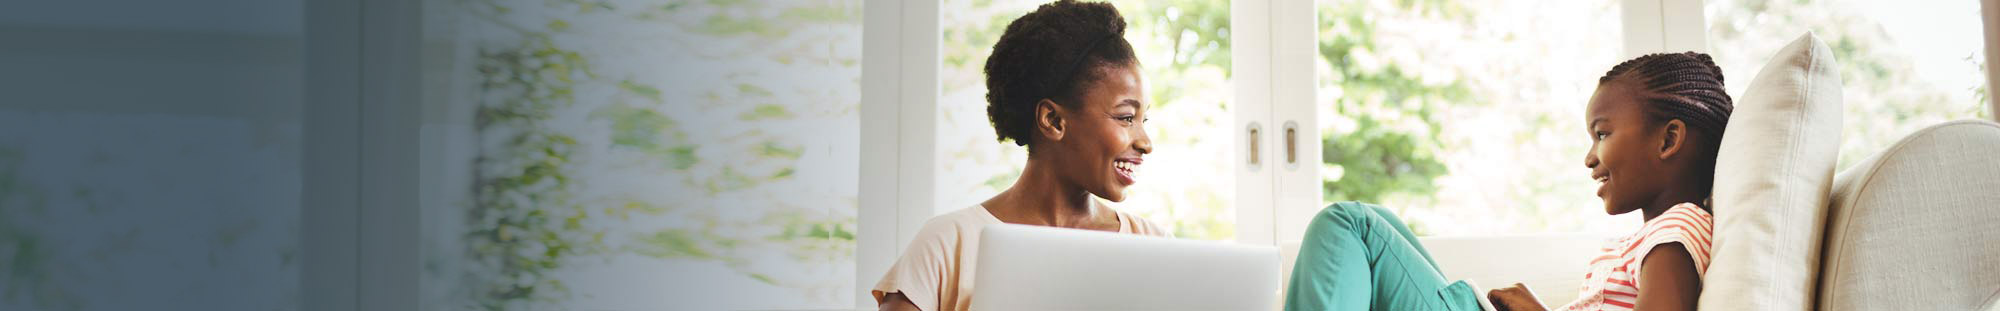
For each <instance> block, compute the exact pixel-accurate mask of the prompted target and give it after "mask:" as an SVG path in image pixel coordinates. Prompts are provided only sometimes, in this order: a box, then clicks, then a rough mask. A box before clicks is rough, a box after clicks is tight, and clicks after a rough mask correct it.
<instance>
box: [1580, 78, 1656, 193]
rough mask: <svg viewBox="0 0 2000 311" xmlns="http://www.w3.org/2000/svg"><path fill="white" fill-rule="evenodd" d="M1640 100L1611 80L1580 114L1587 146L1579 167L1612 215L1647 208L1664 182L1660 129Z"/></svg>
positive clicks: (1631, 90)
mask: <svg viewBox="0 0 2000 311" xmlns="http://www.w3.org/2000/svg"><path fill="white" fill-rule="evenodd" d="M1643 100H1644V99H1643V98H1642V97H1640V96H1639V94H1638V89H1637V88H1634V87H1633V86H1632V85H1630V83H1629V82H1626V81H1624V80H1620V79H1614V80H1611V81H1608V82H1606V83H1603V84H1601V85H1599V86H1598V87H1597V92H1596V93H1595V94H1592V95H1591V96H1590V105H1589V107H1588V108H1586V110H1585V112H1584V124H1585V126H1586V127H1587V129H1588V130H1589V133H1590V141H1591V146H1590V152H1588V153H1585V154H1584V157H1583V166H1585V167H1589V168H1590V177H1591V179H1595V180H1597V182H1598V184H1599V185H1598V188H1597V197H1599V198H1602V199H1604V211H1605V212H1606V213H1610V214H1612V215H1618V214H1624V213H1627V212H1631V211H1633V210H1638V209H1640V208H1643V207H1645V206H1647V205H1648V204H1652V203H1653V201H1655V200H1656V199H1657V198H1658V197H1659V196H1660V193H1661V189H1663V186H1664V185H1665V184H1666V182H1668V180H1667V179H1668V178H1669V176H1668V175H1667V174H1666V169H1667V168H1666V166H1667V165H1666V164H1667V163H1666V162H1665V160H1666V157H1665V155H1666V154H1665V153H1663V149H1664V148H1662V147H1664V146H1666V144H1665V141H1666V140H1665V137H1664V136H1665V130H1664V129H1665V127H1664V126H1663V125H1662V124H1660V123H1661V122H1659V121H1655V120H1653V119H1652V118H1651V117H1649V116H1648V115H1647V112H1646V111H1644V109H1645V107H1641V106H1640V105H1641V103H1643Z"/></svg>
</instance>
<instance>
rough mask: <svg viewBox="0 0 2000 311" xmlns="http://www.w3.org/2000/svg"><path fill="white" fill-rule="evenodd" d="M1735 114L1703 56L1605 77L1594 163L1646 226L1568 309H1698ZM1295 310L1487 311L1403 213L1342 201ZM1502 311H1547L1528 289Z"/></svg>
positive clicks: (1660, 58) (1590, 161)
mask: <svg viewBox="0 0 2000 311" xmlns="http://www.w3.org/2000/svg"><path fill="white" fill-rule="evenodd" d="M1732 110H1734V106H1733V105H1732V104H1731V103H1730V99H1729V95H1728V94H1726V93H1724V92H1723V86H1722V69H1721V68H1718V67H1716V66H1715V62H1714V61H1713V60H1711V59H1709V57H1708V55H1706V54H1700V53H1693V52H1688V53H1676V54H1652V55H1646V56H1641V57H1639V58H1636V59H1632V60H1629V61H1626V62H1624V63H1621V64H1618V65H1617V66H1614V67H1612V68H1611V71H1610V72H1607V73H1605V75H1604V77H1603V78H1599V79H1598V87H1597V92H1596V93H1595V94H1593V95H1592V96H1591V98H1590V103H1589V106H1588V107H1586V108H1585V112H1584V121H1585V122H1584V124H1583V125H1584V127H1585V129H1587V130H1588V133H1589V134H1590V141H1591V144H1592V146H1591V149H1590V152H1589V153H1586V154H1585V155H1584V160H1583V165H1584V166H1585V167H1588V168H1590V169H1591V174H1590V177H1591V179H1593V180H1596V181H1598V183H1599V184H1600V186H1599V188H1598V190H1597V196H1598V197H1600V198H1602V199H1603V201H1604V208H1605V212H1606V213H1609V214H1612V215H1617V214H1624V213H1630V212H1634V211H1638V212H1640V213H1642V214H1643V216H1644V219H1645V223H1644V224H1643V225H1642V226H1641V228H1640V229H1639V230H1638V231H1636V232H1634V233H1633V234H1631V235H1629V236H1626V237H1624V238H1620V239H1617V240H1613V241H1612V243H1610V244H1608V245H1607V247H1605V248H1604V249H1603V253H1602V254H1601V255H1600V256H1598V257H1596V258H1594V259H1593V260H1591V262H1590V268H1589V270H1588V271H1590V272H1589V273H1588V274H1585V275H1584V279H1585V280H1584V283H1583V287H1582V289H1581V291H1580V292H1579V293H1578V298H1577V300H1576V301H1574V302H1571V303H1570V304H1568V305H1565V306H1563V307H1560V308H1558V309H1559V310H1694V307H1695V299H1696V297H1698V296H1700V294H1701V279H1702V278H1701V275H1702V271H1704V270H1705V269H1706V268H1707V267H1708V259H1709V245H1710V243H1709V240H1710V239H1709V236H1710V234H1711V232H1712V228H1713V225H1712V223H1713V217H1712V216H1711V215H1710V214H1709V209H1710V207H1709V206H1708V205H1707V204H1705V203H1704V202H1706V201H1707V199H1708V198H1709V192H1710V187H1711V186H1712V185H1713V184H1714V183H1713V182H1714V177H1715V156H1716V152H1717V148H1718V147H1717V146H1718V145H1719V144H1720V143H1721V141H1722V133H1723V129H1724V125H1726V124H1727V123H1728V122H1729V113H1730V111H1732ZM1296 267H1297V268H1295V269H1293V273H1292V284H1291V285H1290V286H1291V287H1290V288H1291V290H1289V291H1287V294H1286V297H1285V309H1286V310H1368V309H1373V310H1478V309H1482V308H1483V307H1486V306H1481V302H1484V301H1483V300H1480V299H1479V296H1478V294H1477V293H1478V291H1477V290H1475V289H1473V288H1472V286H1471V285H1469V284H1467V283H1465V282H1464V281H1459V282H1453V283H1446V282H1447V280H1446V279H1445V278H1444V275H1443V273H1442V272H1440V270H1438V267H1437V263H1436V262H1435V261H1432V260H1431V258H1430V254H1428V253H1427V252H1426V251H1424V248H1423V245H1420V244H1418V243H1417V239H1416V237H1415V236H1414V235H1412V234H1411V233H1410V230H1409V229H1408V228H1407V227H1405V226H1404V225H1403V223H1402V222H1401V221H1400V220H1397V219H1396V216H1395V215H1394V214H1391V213H1390V212H1389V211H1388V210H1386V209H1383V208H1381V207H1377V206H1373V205H1368V204H1361V203H1354V202H1342V203H1336V204H1334V205H1331V206H1327V207H1326V209H1324V210H1322V211H1321V212H1320V213H1319V215H1318V217H1315V218H1314V219H1313V221H1312V224H1311V225H1309V226H1308V228H1307V229H1306V237H1305V241H1304V242H1303V243H1302V244H1301V245H1300V248H1299V256H1298V262H1297V265H1296ZM1488 297H1489V298H1490V299H1491V302H1492V304H1494V305H1497V306H1498V307H1499V308H1498V309H1501V310H1540V309H1542V304H1541V303H1540V302H1538V301H1535V298H1534V296H1533V295H1531V294H1529V293H1528V291H1527V290H1526V288H1525V287H1521V286H1520V285H1518V284H1517V285H1516V286H1514V287H1510V288H1505V289H1500V290H1495V291H1492V292H1489V293H1488Z"/></svg>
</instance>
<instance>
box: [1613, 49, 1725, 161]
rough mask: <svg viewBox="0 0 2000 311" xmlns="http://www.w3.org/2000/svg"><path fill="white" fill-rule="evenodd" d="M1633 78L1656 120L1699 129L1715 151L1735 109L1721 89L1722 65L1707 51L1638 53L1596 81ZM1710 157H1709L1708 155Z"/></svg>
mask: <svg viewBox="0 0 2000 311" xmlns="http://www.w3.org/2000/svg"><path fill="white" fill-rule="evenodd" d="M1620 79H1632V80H1629V81H1630V82H1635V83H1637V84H1635V85H1637V86H1640V87H1641V90H1642V91H1641V92H1640V94H1639V96H1640V98H1644V99H1645V101H1646V103H1647V105H1645V106H1646V107H1647V108H1648V109H1647V110H1648V111H1650V112H1652V113H1653V115H1654V116H1655V117H1657V118H1658V119H1659V120H1670V119H1680V120H1681V122H1686V123H1687V124H1688V127H1692V128H1697V129H1701V132H1702V133H1704V136H1707V137H1703V138H1704V139H1701V141H1702V142H1703V143H1704V144H1706V145H1705V146H1706V147H1710V148H1709V150H1710V151H1714V147H1715V146H1716V145H1717V144H1720V143H1721V142H1722V133H1723V130H1724V127H1726V126H1727V125H1728V124H1729V112H1730V111H1732V110H1735V109H1736V106H1735V105H1734V104H1732V103H1731V102H1730V99H1729V93H1726V92H1724V91H1723V86H1722V67H1717V66H1715V60H1714V59H1712V58H1709V56H1708V54H1702V53H1695V52H1681V53H1670V54H1669V53H1661V54H1649V55H1646V56H1640V57H1639V58H1634V59H1632V60H1628V61H1625V62H1624V63H1619V64H1618V66H1612V67H1611V71H1609V72H1605V73H1604V77H1603V78H1598V79H1597V83H1598V85H1603V84H1605V83H1609V82H1611V81H1614V80H1620ZM1711 158H1712V157H1711Z"/></svg>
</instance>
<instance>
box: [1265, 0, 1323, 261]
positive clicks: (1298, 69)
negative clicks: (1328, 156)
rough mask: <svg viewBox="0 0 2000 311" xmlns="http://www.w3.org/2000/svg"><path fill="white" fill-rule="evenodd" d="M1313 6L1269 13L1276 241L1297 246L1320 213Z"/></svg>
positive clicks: (1285, 6)
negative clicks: (1308, 224) (1309, 224)
mask: <svg viewBox="0 0 2000 311" xmlns="http://www.w3.org/2000/svg"><path fill="white" fill-rule="evenodd" d="M1315 5H1316V3H1314V2H1313V1H1276V2H1274V3H1273V4H1272V7H1271V19H1270V20H1271V36H1272V40H1271V53H1270V54H1269V55H1271V129H1272V130H1271V137H1272V138H1273V139H1275V140H1274V141H1276V142H1277V143H1275V144H1273V146H1274V147H1276V148H1275V149H1272V151H1275V152H1274V153H1272V163H1273V164H1275V165H1273V166H1271V168H1273V170H1272V172H1273V173H1275V177H1276V178H1277V185H1276V187H1273V188H1272V189H1274V190H1276V192H1277V194H1276V197H1275V202H1273V203H1274V206H1275V210H1276V215H1275V216H1276V218H1274V222H1275V224H1276V228H1277V230H1276V233H1277V235H1278V241H1280V242H1281V243H1282V242H1286V241H1296V240H1298V239H1300V238H1301V237H1302V236H1303V235H1305V228H1306V224H1307V223H1309V222H1310V221H1311V220H1312V215H1313V213H1315V212H1318V211H1319V209H1320V203H1321V201H1322V200H1323V199H1322V198H1321V197H1322V193H1323V190H1322V189H1324V186H1323V185H1322V184H1321V183H1322V182H1321V179H1320V144H1319V138H1320V133H1319V109H1318V106H1317V105H1315V101H1317V100H1318V96H1317V86H1318V83H1317V81H1318V80H1317V78H1318V77H1317V75H1316V73H1314V70H1313V68H1314V60H1315V56H1316V55H1318V51H1319V41H1318V36H1317V35H1316V34H1317V33H1318V29H1317V27H1318V25H1317V23H1316V19H1315V18H1316V17H1317V14H1315V12H1317V8H1316V7H1315Z"/></svg>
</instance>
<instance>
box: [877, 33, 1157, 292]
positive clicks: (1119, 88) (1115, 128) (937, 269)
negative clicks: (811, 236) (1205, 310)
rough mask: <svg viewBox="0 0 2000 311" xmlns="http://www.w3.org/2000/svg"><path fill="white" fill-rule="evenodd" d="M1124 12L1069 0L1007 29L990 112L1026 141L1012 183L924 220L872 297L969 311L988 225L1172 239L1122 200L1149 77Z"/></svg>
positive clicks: (1138, 143)
mask: <svg viewBox="0 0 2000 311" xmlns="http://www.w3.org/2000/svg"><path fill="white" fill-rule="evenodd" d="M1124 32H1125V19H1124V17H1123V16H1120V15H1119V14H1118V10H1117V9H1116V8H1114V7H1112V6H1111V5H1110V4H1105V3H1084V2H1076V1H1071V0H1063V1H1058V2H1055V3H1049V4H1044V5H1042V6H1041V7H1040V8H1037V9H1035V11H1034V12H1031V13H1028V14H1027V15H1024V16H1021V17H1020V18H1019V19H1015V20H1014V22H1012V23H1009V24H1008V25H1007V31H1006V33H1004V34H1002V35H1001V36H1000V41H999V42H998V43H995V44H994V45H993V54H992V56H990V57H988V58H987V59H986V89H987V94H986V102H987V103H986V114H987V117H988V118H989V119H991V120H992V122H993V130H994V131H995V132H997V133H998V134H999V136H1000V141H1002V142H1005V141H1008V140H1012V141H1014V143H1015V144H1017V145H1021V146H1026V147H1027V148H1028V163H1027V165H1026V166H1025V167H1023V168H1022V169H1021V177H1020V179H1017V180H1015V181H1014V185H1013V186H1011V187H1008V188H1007V190H1006V191H1003V192H1001V193H1000V194H998V195H994V196H993V198H990V199H987V200H986V201H985V202H982V203H980V204H979V205H978V206H972V207H968V208H965V209H961V210H958V211H955V212H951V213H947V214H944V215H938V216H937V217H933V218H931V219H930V220H929V221H927V222H925V223H924V227H923V229H921V230H918V231H917V235H916V238H915V239H914V240H912V241H910V246H909V248H907V249H905V250H904V251H903V255H902V257H900V258H898V259H897V260H896V263H895V265H893V266H891V267H890V268H889V272H888V273H887V274H886V275H884V276H883V277H882V281H881V282H879V283H877V284H876V285H875V288H874V289H873V290H872V291H871V293H872V294H873V295H874V296H875V301H876V303H877V304H878V307H879V308H880V309H881V310H925V311H939V310H965V308H966V307H967V306H969V305H970V304H971V299H973V288H972V284H973V278H974V276H973V275H972V273H973V271H976V270H977V269H976V265H977V263H976V262H974V259H975V258H978V256H977V254H978V253H977V252H978V243H979V230H980V229H982V228H984V227H985V226H987V225H992V224H999V223H1009V224H1026V225H1037V226H1051V227H1062V228H1074V229H1084V230H1097V231H1107V232H1119V233H1129V234H1139V235H1151V236H1165V235H1167V234H1166V232H1165V231H1164V230H1161V229H1160V228H1159V227H1158V226H1156V225H1154V224H1153V223H1152V222H1149V221H1146V220H1145V219H1141V218H1139V217H1137V216H1134V215H1131V214H1126V213H1123V212H1119V211H1115V210H1112V209H1111V208H1109V207H1106V206H1104V205H1102V204H1098V203H1097V200H1094V199H1092V198H1091V197H1092V196H1095V197H1098V198H1103V199H1105V200H1110V201H1113V202H1122V201H1124V200H1125V193H1124V191H1125V187H1128V186H1131V185H1132V184H1133V183H1135V182H1137V181H1138V172H1139V165H1140V163H1142V162H1144V159H1143V157H1144V156H1145V155H1146V154H1147V153H1151V152H1152V151H1153V146H1152V141H1151V140H1148V139H1147V138H1146V132H1145V124H1146V101H1145V97H1144V94H1145V85H1144V83H1143V82H1144V81H1143V79H1141V78H1140V77H1139V71H1138V70H1139V62H1138V60H1137V58H1136V57H1135V56H1134V55H1133V53H1132V45H1131V43H1128V42H1126V41H1125V38H1124V37H1123V35H1124Z"/></svg>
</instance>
